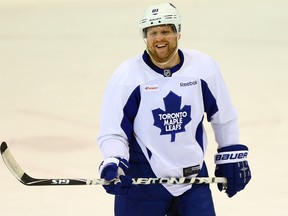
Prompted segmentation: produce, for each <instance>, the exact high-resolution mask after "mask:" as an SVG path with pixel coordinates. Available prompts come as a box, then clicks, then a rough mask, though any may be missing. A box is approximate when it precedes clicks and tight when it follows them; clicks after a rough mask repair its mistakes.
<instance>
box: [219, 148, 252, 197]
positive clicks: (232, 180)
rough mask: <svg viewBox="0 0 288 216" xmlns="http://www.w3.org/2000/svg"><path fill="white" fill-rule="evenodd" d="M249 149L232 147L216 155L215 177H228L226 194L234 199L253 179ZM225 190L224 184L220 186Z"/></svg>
mask: <svg viewBox="0 0 288 216" xmlns="http://www.w3.org/2000/svg"><path fill="white" fill-rule="evenodd" d="M247 155H248V148H247V146H245V145H240V144H239V145H232V146H227V147H223V148H220V149H218V154H216V155H215V163H216V169H215V176H216V177H226V178H227V186H226V193H227V195H228V197H233V196H234V195H235V194H236V193H237V192H239V191H241V190H243V189H244V188H245V186H246V185H247V184H248V182H249V181H250V179H251V171H250V167H249V165H248V161H247ZM218 189H219V190H220V191H222V190H223V184H218Z"/></svg>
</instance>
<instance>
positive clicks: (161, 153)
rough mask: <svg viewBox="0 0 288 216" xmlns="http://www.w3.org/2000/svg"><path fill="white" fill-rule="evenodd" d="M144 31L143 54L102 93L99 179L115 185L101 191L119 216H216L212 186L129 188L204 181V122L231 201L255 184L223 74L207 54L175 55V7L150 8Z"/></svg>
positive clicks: (184, 52)
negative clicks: (141, 181) (154, 180)
mask: <svg viewBox="0 0 288 216" xmlns="http://www.w3.org/2000/svg"><path fill="white" fill-rule="evenodd" d="M140 29H141V33H142V36H143V38H144V41H145V43H146V50H145V51H144V53H143V54H141V55H139V56H136V57H134V58H131V59H129V60H127V61H125V62H124V63H123V64H121V65H120V66H119V67H118V69H117V70H116V71H115V73H114V75H113V76H112V78H111V80H110V81H109V83H108V86H107V89H106V92H105V95H104V101H103V105H102V111H101V120H100V133H99V137H98V140H97V142H98V145H99V148H100V150H101V152H102V154H103V157H104V161H103V162H102V163H101V165H100V168H99V172H100V176H101V178H105V179H106V180H107V181H110V182H111V184H110V185H105V186H104V188H105V190H106V191H107V192H108V193H110V194H114V195H116V196H115V215H116V216H136V215H137V216H148V215H149V216H165V215H167V216H192V215H193V216H201V215H205V216H213V215H215V210H214V205H213V201H212V196H211V191H210V189H209V185H192V184H182V185H180V184H178V185H177V184H176V185H175V184H174V185H166V184H165V185H141V186H139V185H137V186H135V185H132V180H131V178H137V177H146V178H149V177H196V176H197V177H207V176H208V172H207V168H206V164H205V161H204V156H205V153H206V147H207V137H206V133H205V129H204V128H203V124H202V123H203V121H204V116H206V119H207V121H209V122H210V123H211V124H212V127H213V130H214V134H215V139H216V142H217V144H218V153H217V154H216V156H215V163H216V170H215V175H216V176H220V177H226V178H227V180H228V185H227V189H226V193H227V195H228V196H229V197H232V196H234V195H235V194H236V193H237V192H239V191H240V190H242V189H244V187H245V186H246V184H247V183H248V182H249V180H250V178H251V174H250V169H249V166H248V163H247V154H248V148H247V147H246V146H245V145H243V144H239V134H238V123H237V113H236V111H235V109H234V107H233V105H232V104H231V100H230V98H229V95H228V92H227V88H226V86H225V84H224V81H223V79H222V76H221V74H220V71H219V68H218V66H217V64H216V63H215V62H214V60H213V59H212V58H211V57H209V56H208V55H206V54H204V53H202V52H199V51H197V50H184V49H181V50H180V49H178V43H179V40H180V37H181V17H180V15H179V13H178V11H177V10H176V8H175V7H174V6H173V5H172V4H170V3H164V4H158V5H152V6H149V7H148V8H147V10H146V11H145V13H144V17H143V19H142V20H141V21H140ZM205 113H206V115H204V114H205ZM218 187H219V189H220V190H222V185H218Z"/></svg>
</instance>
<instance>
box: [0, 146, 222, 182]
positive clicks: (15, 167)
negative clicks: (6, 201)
mask: <svg viewBox="0 0 288 216" xmlns="http://www.w3.org/2000/svg"><path fill="white" fill-rule="evenodd" d="M1 156H2V158H3V160H4V162H5V164H6V166H7V167H8V169H9V170H10V171H11V173H12V174H13V175H14V176H15V177H16V178H17V179H18V181H20V182H21V183H22V184H24V185H26V186H49V185H52V186H53V185H54V186H55V185H108V184H110V183H109V182H107V181H105V180H104V179H83V178H60V179H57V178H56V179H54V178H53V179H38V178H33V177H31V176H29V175H28V174H27V173H25V172H24V171H23V170H22V168H21V167H20V166H19V164H18V163H17V162H16V160H15V159H14V157H13V156H12V154H11V152H10V150H9V148H8V146H7V144H6V143H5V142H2V144H1ZM132 181H133V184H136V185H137V184H211V183H222V184H223V186H224V185H226V183H227V180H226V178H220V177H201V178H200V177H199V178H197V177H196V178H186V177H181V178H133V179H132Z"/></svg>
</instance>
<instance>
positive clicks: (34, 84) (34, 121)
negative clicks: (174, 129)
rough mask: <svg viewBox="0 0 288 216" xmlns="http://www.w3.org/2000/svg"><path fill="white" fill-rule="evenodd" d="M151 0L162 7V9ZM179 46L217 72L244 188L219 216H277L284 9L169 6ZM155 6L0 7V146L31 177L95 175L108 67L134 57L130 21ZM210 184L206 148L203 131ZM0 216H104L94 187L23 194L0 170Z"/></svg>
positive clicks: (102, 198)
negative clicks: (232, 113)
mask: <svg viewBox="0 0 288 216" xmlns="http://www.w3.org/2000/svg"><path fill="white" fill-rule="evenodd" d="M162 2H163V1H162ZM171 2H172V3H174V4H175V5H176V7H177V8H178V10H179V11H180V13H181V14H182V17H183V22H182V38H181V40H180V48H193V49H199V50H201V51H203V52H206V53H207V54H209V55H211V56H212V57H213V58H214V59H215V60H216V61H217V62H218V63H219V65H220V67H221V69H222V74H223V77H224V79H225V81H226V84H227V86H228V88H229V90H230V95H231V97H232V100H233V102H234V104H235V106H236V108H237V110H238V112H239V124H240V130H241V131H240V135H241V142H242V143H244V144H246V145H248V146H249V148H250V153H249V163H250V166H251V169H252V175H253V179H252V181H251V183H250V184H249V185H248V186H247V188H246V189H245V191H243V192H241V193H239V194H238V195H237V196H235V197H234V198H232V199H229V198H228V197H227V196H226V195H225V194H224V193H220V192H218V189H217V187H216V185H211V189H212V192H213V196H214V202H215V207H216V211H217V213H218V215H220V216H243V215H246V216H254V215H274V216H276V215H277V216H283V215H286V214H287V211H288V207H287V203H288V198H287V197H288V189H287V186H286V179H287V178H288V169H287V163H288V159H287V150H288V146H287V145H288V143H287V137H286V135H287V134H288V127H287V123H286V122H287V121H288V112H287V110H288V102H287V98H286V95H285V94H286V93H287V92H288V67H287V56H288V27H287V26H288V1H286V0H249V1H248V0H242V1H236V0H229V1H228V0H214V1H212V0H201V1H200V0H189V1H188V0H181V1H180V0H174V1H171ZM155 3H161V1H160V2H159V1H152V0H145V1H137V3H136V2H135V1H132V0H123V1H116V0H110V1H104V0H94V1H92V0H81V1H80V0H69V1H66V0H25V1H21V0H9V1H8V0H0V141H4V140H5V141H6V142H7V143H8V145H9V147H10V150H11V152H12V154H13V155H14V157H15V158H16V160H17V161H18V162H19V164H20V165H21V166H22V168H23V169H24V170H25V171H26V172H27V173H28V174H30V175H31V176H33V177H37V178H57V177H59V178H61V177H62V178H63V177H67V178H68V177H71V178H72V177H73V178H98V177H99V176H98V171H97V170H98V166H99V163H100V162H101V161H102V156H101V155H100V152H99V150H98V148H97V144H96V137H97V134H98V130H99V110H100V106H101V100H102V95H103V92H104V89H105V86H106V84H107V82H108V80H109V78H110V76H111V75H112V73H113V71H114V70H115V68H116V67H117V66H118V65H119V64H120V63H121V62H122V61H124V60H126V59H127V58H130V57H133V56H135V55H138V54H139V53H142V52H143V50H144V48H145V45H144V42H143V41H142V39H141V37H140V35H139V30H138V22H139V20H140V19H141V16H142V14H143V12H144V10H145V8H146V6H148V5H150V4H155ZM206 126H207V130H208V135H209V141H210V145H209V148H208V151H207V155H206V159H207V163H208V167H209V170H210V172H211V175H213V173H214V162H213V156H214V154H215V152H216V148H217V146H216V144H215V141H214V138H213V132H212V131H211V127H210V126H209V125H208V124H207V125H206ZM0 178H1V180H0V182H1V183H0V203H1V204H0V205H1V214H3V215H7V216H39V215H43V216H49V215H69V216H74V215H75V216H76V215H77V216H78V215H86V216H92V215H93V216H94V215H101V216H112V215H113V196H110V195H108V194H106V193H105V191H104V189H102V187H101V186H68V187H25V186H24V185H22V184H20V183H19V182H18V181H17V180H16V179H15V178H14V177H13V176H12V174H11V173H10V172H9V170H8V169H7V168H6V166H5V165H4V163H3V162H0Z"/></svg>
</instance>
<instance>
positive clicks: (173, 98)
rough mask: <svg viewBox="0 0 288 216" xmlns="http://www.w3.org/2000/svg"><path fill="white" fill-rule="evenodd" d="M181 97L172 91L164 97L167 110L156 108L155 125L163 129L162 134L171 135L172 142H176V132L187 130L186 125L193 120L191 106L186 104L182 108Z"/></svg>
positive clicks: (154, 111)
mask: <svg viewBox="0 0 288 216" xmlns="http://www.w3.org/2000/svg"><path fill="white" fill-rule="evenodd" d="M181 99H182V98H181V97H180V96H178V95H176V94H175V93H174V92H172V91H170V92H169V94H168V95H167V96H166V97H165V98H163V101H164V105H165V110H166V111H163V110H162V109H160V108H158V109H154V110H152V114H153V117H154V126H156V127H158V128H160V129H161V133H160V135H167V134H170V135H171V142H175V137H176V133H181V132H185V125H187V124H188V123H189V122H190V121H191V106H189V105H185V106H184V107H183V108H182V109H181Z"/></svg>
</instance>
